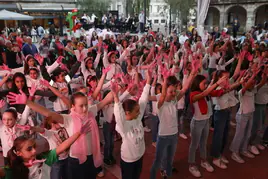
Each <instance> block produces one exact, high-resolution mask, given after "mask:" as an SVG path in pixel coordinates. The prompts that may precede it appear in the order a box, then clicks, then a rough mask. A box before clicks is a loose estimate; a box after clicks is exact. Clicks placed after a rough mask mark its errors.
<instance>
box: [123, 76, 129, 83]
mask: <svg viewBox="0 0 268 179" xmlns="http://www.w3.org/2000/svg"><path fill="white" fill-rule="evenodd" d="M121 81H122V82H123V83H124V84H129V83H130V82H129V79H128V78H127V75H122V76H121Z"/></svg>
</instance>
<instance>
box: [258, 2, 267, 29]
mask: <svg viewBox="0 0 268 179" xmlns="http://www.w3.org/2000/svg"><path fill="white" fill-rule="evenodd" d="M255 13H256V19H255V25H262V26H263V25H264V23H265V22H267V23H268V15H267V14H268V4H265V5H262V6H260V7H258V8H257V9H256V12H255Z"/></svg>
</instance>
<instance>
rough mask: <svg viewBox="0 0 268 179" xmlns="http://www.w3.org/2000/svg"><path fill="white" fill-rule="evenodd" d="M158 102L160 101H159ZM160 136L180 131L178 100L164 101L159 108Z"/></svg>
mask: <svg viewBox="0 0 268 179" xmlns="http://www.w3.org/2000/svg"><path fill="white" fill-rule="evenodd" d="M157 104H158V103H157ZM158 117H159V131H158V135H159V136H167V135H174V134H177V133H178V113H177V101H176V100H175V101H170V102H166V101H165V102H164V104H163V105H162V106H161V108H159V109H158Z"/></svg>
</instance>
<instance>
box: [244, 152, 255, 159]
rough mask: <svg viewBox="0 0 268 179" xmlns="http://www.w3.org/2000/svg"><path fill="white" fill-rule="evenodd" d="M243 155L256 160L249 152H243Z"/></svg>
mask: <svg viewBox="0 0 268 179" xmlns="http://www.w3.org/2000/svg"><path fill="white" fill-rule="evenodd" d="M241 154H242V155H244V156H245V157H247V158H255V156H254V155H253V154H252V153H250V152H249V151H243V152H241Z"/></svg>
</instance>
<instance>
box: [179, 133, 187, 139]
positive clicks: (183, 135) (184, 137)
mask: <svg viewBox="0 0 268 179" xmlns="http://www.w3.org/2000/svg"><path fill="white" fill-rule="evenodd" d="M179 136H180V137H181V138H183V139H185V140H186V139H187V138H188V137H187V136H186V135H185V134H180V135H179Z"/></svg>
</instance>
